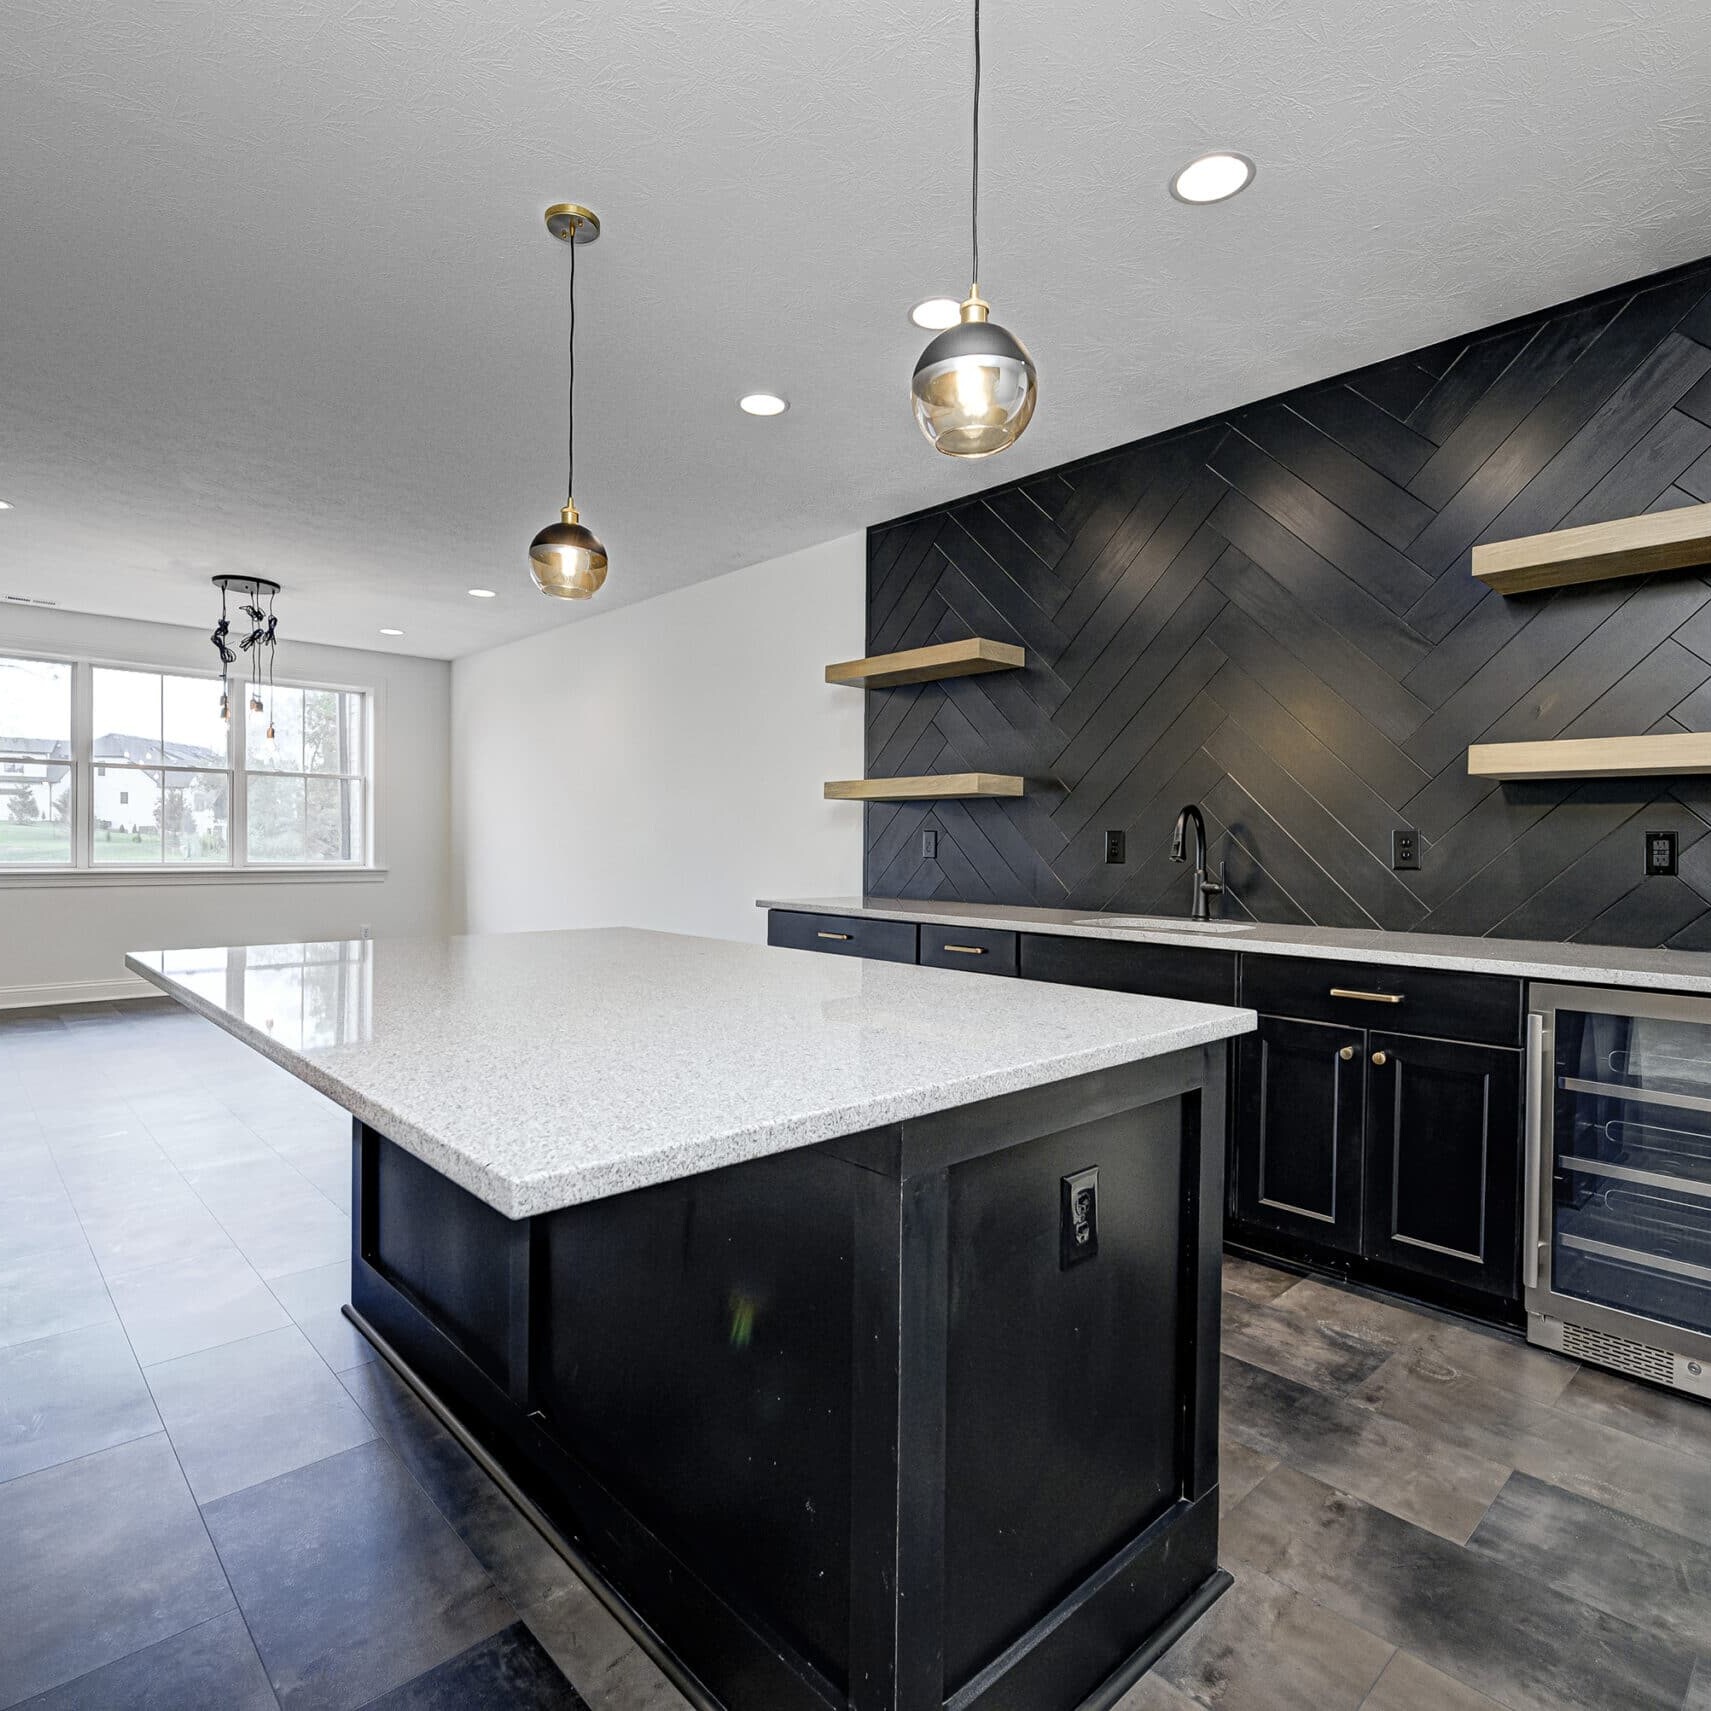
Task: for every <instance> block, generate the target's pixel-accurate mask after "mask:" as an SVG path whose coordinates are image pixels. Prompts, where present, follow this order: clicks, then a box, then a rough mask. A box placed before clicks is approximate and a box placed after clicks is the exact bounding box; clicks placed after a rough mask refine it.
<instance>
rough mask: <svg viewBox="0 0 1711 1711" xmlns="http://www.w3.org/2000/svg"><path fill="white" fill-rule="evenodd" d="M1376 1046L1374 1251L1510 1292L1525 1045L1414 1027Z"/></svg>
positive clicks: (1370, 1216) (1371, 1125)
mask: <svg viewBox="0 0 1711 1711" xmlns="http://www.w3.org/2000/svg"><path fill="white" fill-rule="evenodd" d="M1368 1046H1369V1049H1370V1051H1371V1053H1372V1057H1373V1062H1372V1064H1371V1067H1370V1071H1369V1076H1368V1082H1367V1088H1368V1093H1367V1114H1366V1137H1367V1158H1366V1182H1367V1203H1366V1247H1365V1253H1366V1256H1367V1257H1368V1258H1369V1259H1375V1260H1382V1261H1384V1263H1385V1264H1387V1265H1395V1266H1403V1267H1406V1268H1407V1269H1408V1270H1410V1271H1416V1272H1424V1273H1426V1274H1428V1275H1430V1276H1433V1277H1441V1278H1444V1279H1446V1280H1448V1281H1450V1282H1454V1283H1459V1284H1463V1285H1465V1286H1467V1287H1469V1288H1473V1289H1485V1290H1490V1291H1492V1292H1493V1293H1496V1294H1501V1295H1508V1296H1513V1295H1514V1294H1515V1293H1516V1282H1517V1277H1516V1268H1517V1264H1518V1257H1519V1251H1520V1242H1519V1235H1518V1231H1517V1224H1516V1220H1517V1216H1518V1205H1519V1196H1518V1179H1519V1176H1520V1145H1521V1099H1520V1093H1521V1055H1520V1053H1519V1052H1513V1051H1507V1050H1503V1049H1500V1048H1497V1047H1492V1046H1472V1045H1462V1044H1457V1043H1453V1042H1450V1041H1445V1040H1424V1039H1418V1038H1415V1037H1413V1036H1411V1035H1406V1034H1372V1035H1370V1036H1369V1037H1368ZM1381 1055H1382V1057H1383V1059H1384V1062H1383V1063H1382V1064H1380V1063H1379V1062H1378V1061H1377V1059H1378V1057H1379V1056H1381Z"/></svg>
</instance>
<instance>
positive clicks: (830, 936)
mask: <svg viewBox="0 0 1711 1711" xmlns="http://www.w3.org/2000/svg"><path fill="white" fill-rule="evenodd" d="M814 937H815V938H817V939H847V938H848V937H849V934H848V933H816V934H815V935H814Z"/></svg>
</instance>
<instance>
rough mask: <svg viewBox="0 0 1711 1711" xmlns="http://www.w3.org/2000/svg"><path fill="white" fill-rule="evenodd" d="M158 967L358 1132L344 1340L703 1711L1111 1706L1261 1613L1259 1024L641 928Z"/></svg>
mask: <svg viewBox="0 0 1711 1711" xmlns="http://www.w3.org/2000/svg"><path fill="white" fill-rule="evenodd" d="M126 961H127V964H128V966H129V967H130V968H132V969H133V970H134V971H135V972H136V973H138V974H140V975H142V976H143V977H144V978H146V979H148V980H150V981H152V982H153V983H154V984H155V985H157V986H159V987H161V988H162V989H163V990H165V991H166V992H168V993H170V994H171V995H172V996H173V997H175V998H177V999H179V1000H180V1001H181V1002H182V1003H184V1004H186V1005H188V1006H189V1007H190V1008H192V1009H194V1010H196V1011H197V1012H199V1013H200V1014H202V1015H204V1016H206V1017H208V1018H210V1019H211V1020H213V1021H214V1022H216V1023H218V1024H219V1025H220V1026H222V1027H224V1028H226V1029H227V1030H228V1031H230V1032H231V1033H233V1034H235V1035H236V1036H237V1037H239V1038H240V1039H243V1040H244V1041H246V1042H247V1043H249V1044H250V1045H252V1046H254V1047H255V1048H256V1049H257V1050H258V1051H260V1052H262V1053H263V1054H264V1055H265V1056H267V1057H269V1058H270V1059H272V1060H273V1061H274V1062H276V1063H278V1064H280V1065H282V1066H283V1067H284V1068H286V1069H288V1070H289V1071H291V1073H293V1074H295V1075H297V1076H299V1077H300V1078H301V1079H303V1080H304V1081H306V1082H308V1083H309V1084H310V1085H311V1086H314V1087H316V1088H317V1089H319V1090H320V1091H321V1092H322V1093H324V1094H326V1095H327V1096H328V1097H330V1098H332V1099H334V1100H336V1101H338V1102H339V1103H340V1104H341V1105H343V1106H345V1107H346V1108H347V1109H348V1110H350V1111H351V1112H352V1114H353V1117H354V1125H353V1167H352V1168H353V1194H352V1257H351V1307H350V1313H351V1317H352V1318H353V1319H354V1320H355V1321H356V1323H357V1324H358V1325H359V1326H360V1327H361V1328H362V1329H363V1330H364V1331H365V1332H366V1333H367V1334H368V1335H369V1336H370V1337H371V1339H372V1340H374V1341H375V1343H376V1344H377V1346H378V1347H379V1348H380V1350H381V1352H382V1353H383V1354H384V1355H385V1356H386V1357H387V1358H388V1359H389V1360H391V1361H392V1362H393V1363H394V1364H395V1365H397V1366H398V1367H399V1369H400V1370H401V1371H402V1372H403V1373H404V1375H405V1376H406V1377H407V1378H408V1379H409V1380H410V1382H412V1383H413V1384H414V1385H415V1386H416V1387H417V1388H418V1390H419V1391H420V1392H421V1393H422V1394H423V1396H424V1397H425V1399H427V1400H428V1401H429V1403H430V1405H431V1406H433V1407H434V1408H435V1409H436V1410H437V1411H438V1412H439V1413H440V1414H441V1416H442V1417H443V1418H445V1419H447V1420H448V1422H450V1423H453V1424H454V1425H455V1427H456V1429H457V1430H458V1431H459V1432H460V1435H462V1436H463V1437H464V1439H465V1441H466V1442H467V1443H469V1444H470V1446H471V1447H472V1448H473V1449H475V1450H476V1451H477V1453H478V1454H480V1455H481V1457H482V1459H483V1460H484V1463H485V1464H486V1465H487V1466H488V1467H489V1469H490V1471H493V1472H494V1473H495V1475H496V1477H498V1478H500V1479H501V1480H502V1482H503V1483H505V1485H506V1486H507V1488H508V1489H509V1490H511V1491H512V1493H513V1495H515V1496H517V1497H518V1498H519V1500H520V1501H522V1502H523V1504H524V1506H525V1508H526V1510H527V1512H529V1513H530V1514H531V1518H533V1519H535V1520H536V1522H537V1524H538V1525H540V1526H542V1528H543V1530H544V1531H546V1532H547V1533H548V1536H549V1537H550V1538H552V1539H553V1540H554V1542H555V1544H557V1545H558V1546H559V1548H560V1549H561V1550H563V1551H564V1553H565V1554H566V1556H567V1557H568V1558H569V1559H570V1560H571V1561H572V1562H573V1563H574V1564H575V1565H576V1566H577V1567H578V1568H579V1569H580V1570H582V1571H583V1572H584V1573H585V1574H586V1575H587V1576H589V1577H590V1578H591V1580H593V1581H594V1583H595V1584H596V1586H597V1589H598V1590H599V1591H600V1592H601V1594H602V1596H603V1597H605V1598H607V1599H608V1601H609V1602H611V1603H612V1604H613V1606H614V1607H615V1608H616V1609H618V1610H619V1612H620V1614H621V1615H622V1616H623V1617H624V1619H625V1620H626V1622H627V1623H628V1624H629V1625H630V1626H631V1627H632V1630H633V1631H635V1632H636V1633H637V1634H638V1635H639V1636H640V1637H641V1638H642V1639H643V1640H644V1642H645V1643H646V1644H648V1646H649V1647H650V1649H651V1650H653V1651H654V1652H655V1655H656V1656H658V1657H659V1658H660V1659H661V1661H662V1662H664V1663H665V1664H666V1666H667V1668H668V1670H669V1671H670V1673H671V1674H672V1675H673V1677H674V1679H675V1680H677V1682H678V1683H679V1685H680V1686H681V1687H682V1688H683V1689H684V1690H685V1692H686V1693H687V1694H688V1696H689V1697H690V1698H691V1699H692V1701H694V1702H696V1703H698V1704H700V1705H707V1706H716V1705H724V1706H729V1707H732V1708H738V1711H748V1708H750V1707H753V1708H756V1711H796V1708H801V1711H827V1708H836V1707H849V1708H852V1711H927V1708H930V1707H939V1706H955V1707H957V1708H958V1711H964V1708H968V1711H973V1708H975V1707H979V1708H981V1711H1052V1708H1056V1707H1061V1708H1063V1711H1071V1708H1073V1707H1082V1706H1096V1705H1105V1704H1110V1703H1112V1702H1114V1701H1115V1699H1116V1698H1117V1697H1118V1696H1120V1694H1121V1693H1122V1691H1123V1690H1124V1689H1125V1688H1126V1686H1127V1685H1128V1683H1129V1682H1131V1681H1132V1680H1133V1679H1134V1678H1135V1677H1136V1676H1137V1675H1138V1674H1139V1673H1140V1672H1141V1671H1142V1670H1144V1669H1145V1668H1146V1667H1147V1665H1148V1663H1150V1661H1151V1659H1152V1658H1153V1657H1154V1656H1156V1655H1157V1653H1158V1652H1159V1651H1160V1650H1162V1649H1163V1647H1164V1646H1165V1645H1167V1644H1168V1643H1169V1642H1170V1640H1171V1639H1172V1638H1174V1637H1175V1635H1176V1634H1177V1633H1179V1632H1180V1631H1181V1629H1182V1627H1183V1626H1185V1625H1186V1624H1187V1623H1188V1622H1190V1621H1192V1620H1193V1619H1194V1617H1195V1616H1196V1615H1198V1614H1199V1613H1200V1611H1202V1610H1203V1609H1204V1608H1205V1607H1206V1605H1207V1604H1209V1603H1210V1602H1211V1600H1212V1599H1213V1598H1214V1597H1216V1596H1217V1594H1218V1592H1219V1591H1220V1590H1221V1589H1222V1587H1223V1585H1224V1584H1227V1580H1226V1577H1224V1576H1222V1575H1221V1573H1220V1572H1219V1570H1218V1568H1217V1497H1218V1494H1217V1396H1218V1336H1217V1329H1218V1283H1219V1263H1220V1247H1221V1199H1222V1184H1223V1132H1224V1117H1223V1101H1224V1087H1225V1064H1224V1057H1225V1042H1226V1041H1227V1040H1228V1039H1230V1038H1233V1037H1235V1036H1237V1035H1240V1034H1242V1033H1244V1032H1246V1031H1248V1030H1249V1029H1251V1028H1252V1026H1253V1023H1254V1018H1253V1016H1252V1014H1251V1013H1249V1012H1246V1011H1243V1010H1239V1009H1235V1008H1230V1007H1225V1006H1218V1005H1206V1004H1194V1003H1185V1002H1181V1001H1176V1000H1161V999H1151V998H1139V997H1134V996H1131V995H1127V994H1118V993H1109V992H1099V991H1082V990H1077V989H1073V988H1067V987H1058V986H1050V985H1042V984H1023V983H1020V982H1004V981H989V980H982V979H980V978H978V977H976V976H974V975H970V974H966V973H961V972H953V971H950V970H943V969H934V968H920V967H914V966H909V967H900V966H891V965H886V964H874V963H867V962H862V961H859V960H854V959H848V960H845V959H833V958H824V957H816V956H811V955H808V954H805V953H803V952H800V951H794V950H781V949H775V948H771V947H766V946H758V945H742V944H731V943H725V942H722V941H715V940H706V939H692V938H683V937H677V936H673V935H668V934H659V933H644V932H637V931H631V930H625V929H612V930H600V931H587V932H561V933H532V934H511V935H502V936H493V937H474V938H448V939H435V940H411V941H397V942H382V943H368V942H350V943H331V944H316V945H274V946H262V947H249V948H247V949H245V948H230V949H218V950H212V951H160V952H134V953H132V954H131V955H130V956H129V957H127V959H126Z"/></svg>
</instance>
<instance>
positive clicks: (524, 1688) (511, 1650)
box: [368, 1622, 587, 1711]
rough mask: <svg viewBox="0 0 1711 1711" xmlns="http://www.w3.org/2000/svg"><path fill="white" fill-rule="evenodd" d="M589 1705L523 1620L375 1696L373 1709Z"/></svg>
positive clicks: (570, 1710) (575, 1708)
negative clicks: (400, 1685) (435, 1666)
mask: <svg viewBox="0 0 1711 1711" xmlns="http://www.w3.org/2000/svg"><path fill="white" fill-rule="evenodd" d="M478 1706H492V1707H493V1708H494V1711H500V1707H503V1708H504V1711H587V1708H586V1706H585V1704H584V1702H583V1699H582V1697H581V1695H580V1694H578V1693H577V1692H576V1690H575V1689H574V1688H573V1687H572V1686H571V1685H570V1683H569V1682H568V1681H566V1680H565V1679H564V1677H563V1676H562V1675H561V1674H560V1673H559V1671H558V1666H557V1665H556V1664H554V1662H553V1661H552V1659H551V1658H549V1657H548V1656H547V1654H546V1653H545V1652H544V1651H543V1650H542V1649H541V1646H540V1642H539V1641H538V1640H536V1638H535V1637H534V1635H533V1634H531V1633H530V1632H529V1630H528V1629H527V1628H525V1627H524V1626H523V1625H522V1623H521V1622H517V1623H513V1624H512V1626H510V1627H509V1628H501V1629H500V1631H499V1632H498V1633H497V1634H495V1635H493V1637H492V1638H491V1639H487V1640H482V1641H481V1642H480V1643H479V1644H477V1645H473V1646H471V1647H470V1648H469V1650H468V1651H466V1652H460V1653H458V1655H457V1656H456V1657H455V1658H448V1659H447V1660H446V1661H445V1662H444V1663H443V1664H440V1665H439V1666H438V1667H437V1668H435V1669H431V1670H429V1671H427V1672H426V1673H425V1674H423V1675H419V1676H417V1677H416V1679H415V1680H414V1681H409V1682H406V1683H405V1684H404V1685H403V1686H402V1687H395V1688H394V1689H393V1690H392V1691H391V1692H390V1693H387V1694H383V1695H382V1696H381V1697H380V1698H379V1699H376V1700H374V1701H373V1702H372V1703H371V1704H370V1705H369V1707H368V1711H474V1708H475V1707H478Z"/></svg>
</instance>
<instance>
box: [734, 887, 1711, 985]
mask: <svg viewBox="0 0 1711 1711" xmlns="http://www.w3.org/2000/svg"><path fill="white" fill-rule="evenodd" d="M758 907H760V908H762V909H799V910H806V911H807V912H809V913H811V914H816V915H858V916H862V915H865V916H868V917H870V918H872V919H875V920H881V921H926V922H942V923H944V924H945V925H946V926H964V927H991V928H995V929H998V930H1000V931H1001V930H1003V929H1005V928H1010V929H1014V930H1019V931H1022V932H1031V933H1062V934H1066V935H1068V936H1070V937H1074V938H1084V939H1126V940H1129V941H1130V942H1132V943H1134V944H1141V945H1198V946H1201V947H1202V948H1205V949H1209V950H1227V951H1256V952H1259V953H1261V954H1263V955H1270V956H1311V957H1330V958H1333V959H1335V960H1336V961H1338V962H1384V963H1394V964H1396V965H1397V966H1399V967H1403V968H1459V969H1466V970H1468V971H1469V972H1471V973H1474V974H1509V975H1516V976H1518V977H1519V978H1521V979H1523V980H1558V981H1566V982H1572V983H1582V984H1585V985H1591V986H1631V987H1639V988H1642V989H1645V990H1648V991H1653V992H1711V955H1708V954H1707V953H1706V952H1704V951H1642V950H1626V949H1624V948H1622V947H1621V946H1619V945H1562V944H1545V943H1542V942H1540V941H1537V940H1533V939H1463V938H1453V937H1450V936H1448V935H1445V934H1439V933H1383V932H1376V931H1374V932H1362V931H1357V930H1356V929H1353V928H1349V927H1271V926H1266V925H1264V924H1263V923H1258V924H1256V923H1233V922H1223V921H1218V922H1213V923H1212V924H1211V926H1210V927H1192V926H1190V925H1189V923H1188V922H1186V921H1173V920H1170V919H1168V918H1164V917H1148V918H1147V921H1148V924H1147V925H1146V926H1145V927H1122V926H1119V925H1117V924H1116V923H1117V922H1119V921H1122V920H1133V919H1137V917H1134V916H1122V915H1118V914H1115V913H1113V914H1110V915H1104V916H1100V915H1095V914H1093V913H1092V912H1091V911H1088V910H1075V909H1030V908H1024V907H1021V906H1019V905H1018V906H1014V907H1012V906H1010V905H1007V904H988V903H936V902H934V903H927V902H920V901H917V900H912V899H910V898H906V897H779V898H766V897H763V898H760V899H759V900H758ZM1155 923H1156V924H1155ZM1232 927H1236V928H1237V929H1238V930H1235V931H1231V930H1230V929H1231V928H1232Z"/></svg>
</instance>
